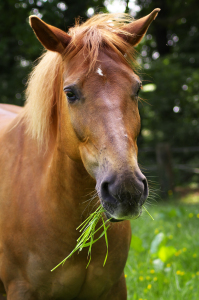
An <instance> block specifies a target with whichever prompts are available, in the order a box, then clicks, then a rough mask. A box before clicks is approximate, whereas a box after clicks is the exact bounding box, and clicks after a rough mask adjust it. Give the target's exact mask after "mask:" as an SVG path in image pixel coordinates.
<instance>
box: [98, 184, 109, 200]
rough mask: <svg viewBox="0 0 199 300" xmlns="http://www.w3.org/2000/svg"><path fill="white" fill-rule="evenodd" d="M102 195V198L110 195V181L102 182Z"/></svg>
mask: <svg viewBox="0 0 199 300" xmlns="http://www.w3.org/2000/svg"><path fill="white" fill-rule="evenodd" d="M100 192H101V196H102V198H106V197H107V196H108V195H109V189H108V182H107V181H104V182H102V184H101V191H100Z"/></svg>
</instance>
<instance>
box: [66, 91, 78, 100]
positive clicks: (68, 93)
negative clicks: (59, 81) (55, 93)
mask: <svg viewBox="0 0 199 300" xmlns="http://www.w3.org/2000/svg"><path fill="white" fill-rule="evenodd" d="M65 93H66V97H67V99H68V102H70V103H73V102H75V101H76V100H77V97H76V95H75V93H74V92H73V91H72V90H65Z"/></svg>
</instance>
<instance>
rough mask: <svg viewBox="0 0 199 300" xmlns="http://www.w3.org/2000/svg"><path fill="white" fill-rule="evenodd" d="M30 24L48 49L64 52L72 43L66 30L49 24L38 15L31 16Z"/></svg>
mask: <svg viewBox="0 0 199 300" xmlns="http://www.w3.org/2000/svg"><path fill="white" fill-rule="evenodd" d="M29 20H30V26H31V27H32V29H33V30H34V32H35V34H36V36H37V38H38V40H39V41H40V42H41V43H42V45H43V46H44V47H45V48H46V49H47V50H51V51H55V52H59V53H61V54H62V53H63V51H64V49H65V48H66V47H67V46H68V44H69V43H70V40H71V37H70V36H69V35H68V34H67V33H66V32H64V31H62V30H60V29H58V28H56V27H54V26H51V25H48V24H47V23H45V22H44V21H42V20H41V19H39V18H38V17H37V16H30V17H29Z"/></svg>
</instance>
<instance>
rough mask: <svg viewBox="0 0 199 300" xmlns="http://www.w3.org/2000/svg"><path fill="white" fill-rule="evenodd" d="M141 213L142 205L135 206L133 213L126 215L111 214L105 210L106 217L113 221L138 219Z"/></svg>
mask: <svg viewBox="0 0 199 300" xmlns="http://www.w3.org/2000/svg"><path fill="white" fill-rule="evenodd" d="M141 214H142V207H141V206H140V207H137V209H136V210H135V212H134V213H131V214H128V216H123V217H122V216H121V217H118V216H117V214H114V213H113V214H111V213H109V212H108V211H107V210H106V211H105V215H106V218H107V219H108V220H109V221H110V222H113V223H116V222H122V221H126V220H135V219H138V218H139V217H140V216H141Z"/></svg>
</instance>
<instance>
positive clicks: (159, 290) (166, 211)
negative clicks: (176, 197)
mask: <svg viewBox="0 0 199 300" xmlns="http://www.w3.org/2000/svg"><path fill="white" fill-rule="evenodd" d="M150 214H151V215H152V216H153V217H154V221H152V220H151V218H150V216H149V215H147V214H146V213H144V214H143V216H142V217H141V218H139V219H138V220H134V221H132V222H131V225H132V241H131V247H130V252H129V258H128V261H127V264H126V268H125V275H126V276H125V277H126V281H127V287H128V300H134V299H135V300H141V299H142V300H156V299H157V300H174V299H175V300H196V299H198V297H199V296H198V295H199V285H198V281H199V251H198V250H199V234H198V233H199V205H186V204H184V203H182V202H179V201H173V202H169V203H168V202H167V203H164V204H163V203H157V204H156V206H151V207H150Z"/></svg>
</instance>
